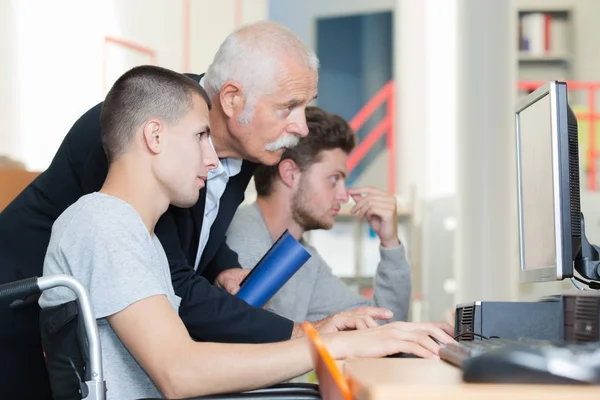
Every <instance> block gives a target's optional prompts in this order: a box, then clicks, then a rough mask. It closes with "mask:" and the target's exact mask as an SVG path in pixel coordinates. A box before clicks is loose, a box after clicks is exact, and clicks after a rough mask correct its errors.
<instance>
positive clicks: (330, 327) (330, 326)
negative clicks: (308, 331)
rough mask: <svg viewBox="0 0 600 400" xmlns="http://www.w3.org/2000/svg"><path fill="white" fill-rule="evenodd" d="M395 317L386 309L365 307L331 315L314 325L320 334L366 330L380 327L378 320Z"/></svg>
mask: <svg viewBox="0 0 600 400" xmlns="http://www.w3.org/2000/svg"><path fill="white" fill-rule="evenodd" d="M393 316H394V314H393V313H392V312H391V311H390V310H388V309H386V308H380V307H368V306H365V307H358V308H355V309H353V310H349V311H344V312H341V313H339V314H335V315H331V316H329V317H327V318H325V319H322V320H320V321H317V322H315V323H314V324H313V325H314V326H315V328H317V329H318V330H319V332H320V333H328V332H338V331H345V330H356V329H366V328H374V327H377V326H379V324H378V323H377V322H376V321H375V320H376V319H379V320H389V319H391V318H392V317H393Z"/></svg>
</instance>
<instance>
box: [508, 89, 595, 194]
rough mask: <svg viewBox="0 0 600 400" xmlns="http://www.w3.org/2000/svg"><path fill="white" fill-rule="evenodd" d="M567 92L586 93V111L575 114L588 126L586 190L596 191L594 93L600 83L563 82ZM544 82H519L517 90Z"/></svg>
mask: <svg viewBox="0 0 600 400" xmlns="http://www.w3.org/2000/svg"><path fill="white" fill-rule="evenodd" d="M565 82H566V83H567V89H568V90H569V91H574V90H585V91H587V103H588V104H587V111H585V112H581V111H579V112H575V114H576V116H577V120H578V121H582V120H585V121H587V124H588V127H587V128H588V129H587V135H588V144H587V151H586V153H585V157H586V165H587V171H586V172H587V187H588V190H590V191H593V190H596V169H597V168H596V160H597V157H598V151H597V149H596V122H597V121H598V120H600V114H599V113H598V112H596V92H597V91H598V90H599V89H600V82H582V81H565ZM544 83H546V82H545V81H521V82H518V85H517V86H518V88H519V90H521V91H531V90H535V89H537V88H538V87H540V86H541V85H543V84H544Z"/></svg>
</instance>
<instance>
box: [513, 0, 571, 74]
mask: <svg viewBox="0 0 600 400" xmlns="http://www.w3.org/2000/svg"><path fill="white" fill-rule="evenodd" d="M574 5H575V3H574V0H571V1H567V0H565V1H559V0H555V1H552V0H540V1H534V0H520V1H518V2H517V10H516V12H517V15H518V18H517V26H518V35H517V50H518V53H517V54H518V57H517V59H518V63H519V69H518V79H519V80H552V79H558V80H567V79H573V58H574V54H573V53H572V49H573V41H574V37H573V36H574V29H573V9H574Z"/></svg>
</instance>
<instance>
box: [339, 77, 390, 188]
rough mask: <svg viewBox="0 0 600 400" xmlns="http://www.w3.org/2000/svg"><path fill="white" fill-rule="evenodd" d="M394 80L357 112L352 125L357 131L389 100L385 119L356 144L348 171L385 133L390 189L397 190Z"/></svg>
mask: <svg viewBox="0 0 600 400" xmlns="http://www.w3.org/2000/svg"><path fill="white" fill-rule="evenodd" d="M394 88H395V86H394V81H389V82H388V83H386V84H385V85H384V86H383V87H382V88H381V89H380V90H379V92H377V94H375V96H373V98H372V99H371V100H369V102H368V103H367V104H365V106H364V107H363V108H362V109H361V110H360V111H359V112H358V113H357V114H356V116H355V117H354V118H352V121H350V126H351V127H352V129H354V131H355V132H357V131H358V130H359V129H360V128H361V127H362V126H363V125H364V124H365V122H367V121H368V120H369V118H370V117H371V116H372V115H373V113H374V112H375V111H376V110H378V109H379V107H380V106H381V105H382V104H383V103H385V102H387V105H386V113H385V116H384V117H383V119H382V120H381V121H380V122H379V123H378V124H377V126H376V127H375V128H373V130H371V132H369V133H368V134H367V135H366V136H365V137H364V139H363V140H362V141H361V142H360V143H359V144H358V145H357V146H356V148H355V149H354V151H352V153H351V154H350V157H349V158H348V164H347V168H348V173H350V172H352V171H353V170H354V168H356V166H357V165H358V163H359V162H360V161H361V160H362V159H363V158H364V156H365V155H366V154H367V153H368V152H369V150H371V148H372V147H373V145H375V143H377V141H378V140H379V139H381V137H382V136H383V135H387V136H386V148H387V150H388V191H389V192H390V193H395V191H396V138H395V130H394V123H395V118H394V115H395V109H394V103H395V102H394Z"/></svg>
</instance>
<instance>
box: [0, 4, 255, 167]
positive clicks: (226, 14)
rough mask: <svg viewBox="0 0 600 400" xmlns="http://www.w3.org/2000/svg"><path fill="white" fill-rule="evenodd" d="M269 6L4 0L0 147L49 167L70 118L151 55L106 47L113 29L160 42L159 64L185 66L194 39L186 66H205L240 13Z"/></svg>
mask: <svg viewBox="0 0 600 400" xmlns="http://www.w3.org/2000/svg"><path fill="white" fill-rule="evenodd" d="M186 4H187V5H188V6H189V10H190V16H191V18H190V20H189V22H190V23H189V27H190V29H189V32H190V36H189V39H188V41H186V37H185V31H184V29H185V26H186V20H185V18H184V10H185V9H186ZM266 9H267V0H251V1H248V0H247V1H242V0H219V1H214V0H213V1H211V0H179V1H175V0H127V1H119V0H87V1H82V0H53V1H48V0H28V1H19V0H5V1H2V2H0V51H2V53H1V54H3V57H2V62H0V72H1V73H0V76H1V78H0V85H1V86H0V87H1V88H2V91H1V92H0V119H1V120H2V121H3V126H4V130H2V132H0V154H7V155H9V156H11V157H14V158H17V159H19V160H21V161H23V162H25V164H26V165H27V167H28V169H30V170H43V169H45V168H46V167H47V166H48V164H49V163H50V161H51V159H52V157H53V155H54V153H55V151H56V149H57V148H58V146H59V145H60V142H61V141H62V139H63V137H64V135H65V134H66V133H67V131H68V130H69V128H70V127H71V125H72V124H73V123H74V122H75V120H76V119H77V118H78V117H79V116H80V115H81V114H82V113H83V112H85V111H86V110H87V109H88V108H90V107H91V106H93V105H94V104H96V103H98V102H99V101H101V100H102V98H103V96H104V95H105V94H106V91H107V90H108V88H109V87H110V85H111V84H112V82H113V81H114V79H116V77H118V76H119V75H120V74H121V73H123V72H125V71H126V70H127V69H129V68H130V67H132V66H134V65H137V64H147V63H150V58H149V56H146V55H143V54H141V53H137V52H133V51H130V50H126V49H124V48H123V47H121V46H118V45H115V44H109V45H108V46H106V48H105V44H104V38H105V37H106V36H113V37H117V38H121V39H125V40H127V41H130V42H134V43H136V44H138V45H140V46H143V47H146V48H149V49H152V50H153V51H155V52H156V58H157V64H158V65H161V66H164V67H167V68H171V69H174V70H178V71H183V70H184V57H185V49H184V47H185V44H186V43H189V71H186V72H196V73H200V72H204V71H205V69H206V67H207V66H208V64H209V63H210V60H211V59H212V57H213V55H214V52H215V51H216V49H217V48H218V46H219V44H220V43H221V41H222V40H223V39H224V38H225V36H226V35H227V34H228V33H229V32H231V31H232V30H233V29H234V27H235V25H236V23H239V22H241V23H247V22H252V21H255V20H259V19H263V18H265V16H266ZM65 10H68V13H67V12H65ZM105 61H106V63H107V69H106V71H105V70H104V69H103V65H104V62H105Z"/></svg>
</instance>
